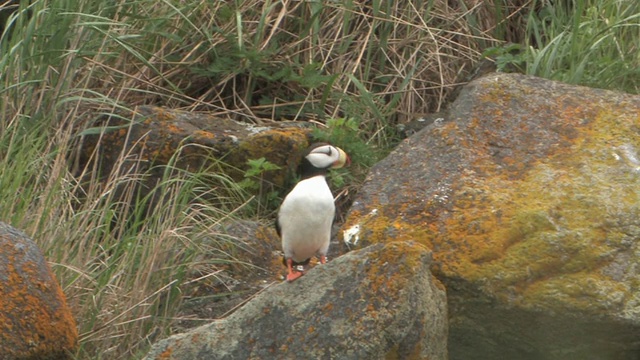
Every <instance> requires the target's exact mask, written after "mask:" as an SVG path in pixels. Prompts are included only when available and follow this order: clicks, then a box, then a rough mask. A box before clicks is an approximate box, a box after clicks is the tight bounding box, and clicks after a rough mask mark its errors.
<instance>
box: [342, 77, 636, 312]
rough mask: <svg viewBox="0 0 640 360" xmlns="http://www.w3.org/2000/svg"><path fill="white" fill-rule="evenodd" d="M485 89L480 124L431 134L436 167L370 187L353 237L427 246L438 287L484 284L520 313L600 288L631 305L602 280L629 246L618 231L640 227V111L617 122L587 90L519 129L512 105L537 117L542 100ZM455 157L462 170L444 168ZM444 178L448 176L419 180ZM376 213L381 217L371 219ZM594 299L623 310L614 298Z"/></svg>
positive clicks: (355, 216)
mask: <svg viewBox="0 0 640 360" xmlns="http://www.w3.org/2000/svg"><path fill="white" fill-rule="evenodd" d="M476 86H477V87H478V88H479V89H480V90H477V91H478V93H481V94H482V95H481V96H480V99H482V100H484V103H482V102H479V103H477V105H474V106H470V108H471V109H473V112H472V114H473V116H472V117H469V118H466V119H465V120H464V121H460V122H449V123H444V124H441V125H440V126H439V127H437V128H433V129H430V130H431V133H430V134H429V136H430V138H429V140H430V141H431V142H432V143H430V148H428V149H427V150H424V151H425V153H426V155H424V154H423V155H422V156H423V158H428V159H429V161H428V163H427V164H425V165H422V164H412V165H411V167H414V168H416V167H417V168H418V169H424V170H423V171H422V173H420V172H418V171H416V172H415V176H416V177H418V178H416V179H409V180H407V178H410V176H409V175H407V174H405V172H406V171H407V170H409V168H406V169H396V170H397V171H402V172H403V175H402V176H403V177H402V179H393V178H392V177H389V178H386V177H383V178H382V179H381V180H379V182H378V183H376V184H375V186H372V187H371V188H370V189H368V188H367V186H366V184H365V190H364V192H366V191H369V192H370V193H367V194H365V195H364V196H366V201H360V202H362V203H365V204H366V205H364V206H360V207H356V208H355V209H354V210H353V211H352V212H351V213H350V214H349V216H348V218H347V221H346V223H345V225H344V227H343V229H349V228H350V227H353V226H355V225H360V226H361V228H360V238H362V239H364V240H363V241H362V244H363V245H366V244H370V243H379V242H389V241H396V240H414V241H417V242H420V243H422V244H424V245H426V246H427V247H428V248H430V249H432V250H433V256H434V259H435V265H436V269H435V270H436V273H437V274H438V275H439V276H441V277H445V278H451V279H454V278H464V279H466V280H468V281H472V282H477V283H478V284H482V288H483V289H485V290H490V291H491V292H492V294H495V296H497V297H503V298H504V299H507V298H508V299H509V301H510V302H522V303H531V302H535V301H541V300H540V299H541V297H540V296H539V295H540V293H541V292H542V293H544V291H542V290H541V289H547V290H549V289H554V290H553V291H556V292H558V293H560V294H564V295H566V296H558V298H560V299H566V301H567V302H571V301H573V300H572V299H573V298H574V297H576V296H578V295H577V293H571V290H570V289H571V288H572V287H571V284H572V283H573V284H575V283H579V284H582V285H584V286H587V285H588V284H590V283H597V284H598V286H600V287H602V288H607V289H615V290H614V291H615V292H616V293H618V294H619V298H630V291H631V289H630V288H629V287H628V286H620V284H618V281H617V280H613V279H611V278H609V277H608V276H606V275H603V273H602V269H603V267H605V266H606V265H607V264H609V263H610V262H611V261H612V259H613V257H614V255H615V254H616V253H617V252H618V251H620V250H622V249H623V248H624V245H623V244H622V243H621V241H622V239H623V238H624V235H623V234H621V233H620V231H619V230H616V229H612V228H611V227H610V226H609V224H614V223H616V222H619V220H618V217H619V216H623V217H624V216H632V217H635V218H638V217H640V210H639V208H638V206H637V204H638V203H640V193H639V192H638V191H637V189H638V187H639V186H640V183H639V182H638V181H639V180H638V179H639V176H638V169H640V167H639V165H638V159H637V154H638V152H639V151H640V149H639V148H638V144H640V132H638V131H637V126H638V124H640V115H639V114H640V112H639V111H638V109H637V105H630V106H629V107H627V108H625V107H624V106H620V107H616V110H615V111H614V110H612V109H610V108H608V107H607V106H606V105H603V102H598V101H587V102H583V101H581V102H577V101H576V98H577V96H578V95H581V93H579V91H582V90H576V91H578V93H577V94H568V95H564V96H559V97H557V98H556V99H555V100H553V101H555V102H553V103H551V101H549V102H550V104H548V105H549V106H548V107H542V108H540V109H538V110H537V111H531V112H527V111H520V112H517V116H519V118H517V119H514V116H515V115H514V113H515V112H516V111H517V110H512V109H513V105H512V103H514V102H515V103H518V104H527V106H529V105H528V103H527V101H526V99H528V97H529V96H530V95H531V93H532V91H534V90H531V89H530V88H527V87H521V86H520V84H518V83H514V84H509V85H507V86H505V85H504V84H500V85H498V84H496V83H492V82H490V81H485V82H480V83H479V85H476ZM634 106H636V108H634ZM527 117H529V118H527ZM547 118H548V119H549V121H547ZM634 127H635V129H636V130H633V129H634ZM425 139H426V137H425ZM434 139H437V140H434ZM423 141H424V140H423ZM433 149H436V150H437V151H439V152H436V150H433ZM404 151H405V152H409V151H410V150H409V147H407V149H406V150H404ZM449 153H455V154H456V155H455V156H452V157H451V159H455V160H457V161H459V162H460V163H461V165H459V167H458V168H455V167H453V166H452V167H450V168H449V167H447V166H448V165H449V164H450V162H449V163H443V164H440V163H438V158H439V157H445V158H446V156H447V155H448V154H449ZM395 156H396V158H400V159H399V161H397V162H396V163H398V162H403V161H404V158H402V156H399V155H395ZM447 159H448V158H447ZM440 161H442V160H440ZM433 163H435V164H433ZM389 164H394V162H389V163H388V164H386V165H387V166H389ZM421 166H423V167H421ZM434 166H440V167H441V168H442V170H439V171H440V172H433V174H434V175H433V178H419V177H420V176H424V175H423V174H424V173H427V172H428V171H430V170H431V169H430V167H434ZM396 170H394V171H396ZM385 176H387V175H385ZM438 176H439V177H438ZM374 181H375V180H374ZM398 181H399V182H401V183H402V185H397V182H398ZM412 181H413V183H412ZM423 183H435V184H438V183H442V184H444V185H441V188H442V189H444V190H440V189H438V188H437V187H436V186H435V185H434V186H433V187H431V188H429V187H427V189H426V190H424V189H423V188H424V186H423V185H422V184H423ZM391 184H393V186H395V187H392V186H391ZM387 189H391V190H388V191H387ZM398 189H401V190H400V191H399V190H398ZM411 191H416V193H411ZM419 191H420V192H419ZM440 193H444V194H446V196H441V195H439V194H440ZM423 194H429V195H431V194H435V195H432V196H431V197H425V195H423ZM436 195H437V196H436ZM381 199H384V202H383V201H381ZM356 201H357V202H358V199H356ZM604 204H606V205H604ZM603 206H606V210H605V209H603ZM372 209H375V210H376V215H375V216H369V215H368V214H370V211H372ZM629 214H631V215H629ZM534 289H536V291H534ZM563 289H567V290H566V291H565V290H563ZM538 290H540V291H538ZM549 291H550V290H549ZM589 295H590V296H591V300H592V301H596V302H600V304H605V305H606V304H612V302H611V301H610V299H609V296H608V295H607V294H606V293H604V292H596V291H594V292H590V293H589ZM563 301H564V300H563ZM576 306H578V305H576ZM603 306H604V305H603ZM591 310H594V311H597V310H598V307H597V306H596V307H592V308H591Z"/></svg>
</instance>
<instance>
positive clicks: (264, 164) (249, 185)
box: [238, 157, 281, 214]
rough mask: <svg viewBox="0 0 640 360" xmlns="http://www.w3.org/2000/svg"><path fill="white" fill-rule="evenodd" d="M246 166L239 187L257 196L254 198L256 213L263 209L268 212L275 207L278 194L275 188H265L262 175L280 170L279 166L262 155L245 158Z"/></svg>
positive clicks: (277, 201)
mask: <svg viewBox="0 0 640 360" xmlns="http://www.w3.org/2000/svg"><path fill="white" fill-rule="evenodd" d="M247 166H248V168H247V170H246V171H245V173H244V179H242V180H241V181H240V182H239V183H238V185H239V186H240V188H241V189H244V190H246V191H247V192H249V193H253V194H256V195H257V198H255V200H256V207H257V209H256V213H257V214H260V213H261V212H263V211H265V210H266V211H267V212H269V211H270V210H271V211H272V210H274V209H276V208H277V204H279V199H280V196H279V194H278V192H277V191H276V190H275V189H273V188H269V189H267V188H266V184H265V178H264V175H265V173H266V172H268V171H274V170H280V169H281V168H280V166H278V165H276V164H274V163H272V162H270V161H268V160H267V159H265V158H264V157H261V158H259V159H249V160H247Z"/></svg>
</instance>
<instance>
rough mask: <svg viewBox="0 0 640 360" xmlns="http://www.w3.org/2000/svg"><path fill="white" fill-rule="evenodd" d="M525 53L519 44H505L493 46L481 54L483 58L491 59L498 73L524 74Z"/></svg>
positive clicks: (526, 54)
mask: <svg viewBox="0 0 640 360" xmlns="http://www.w3.org/2000/svg"><path fill="white" fill-rule="evenodd" d="M528 55H529V53H527V52H526V51H525V49H524V47H523V46H522V45H520V44H506V45H504V46H493V47H490V48H488V49H487V50H485V51H484V52H483V53H482V56H483V57H486V58H491V59H493V60H494V61H495V64H496V71H498V72H520V73H525V72H526V69H525V65H526V63H527V60H528V58H527V56H528Z"/></svg>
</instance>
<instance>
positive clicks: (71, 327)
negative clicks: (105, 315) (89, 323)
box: [0, 222, 78, 360]
mask: <svg viewBox="0 0 640 360" xmlns="http://www.w3.org/2000/svg"><path fill="white" fill-rule="evenodd" d="M77 342H78V332H77V329H76V323H75V320H74V319H73V316H72V315H71V312H70V311H69V308H68V307H67V304H66V300H65V297H64V294H63V293H62V289H61V288H60V285H58V283H57V281H56V279H55V277H54V276H53V274H52V273H51V269H50V268H49V265H48V264H47V262H46V260H45V259H44V257H43V256H42V253H41V252H40V249H38V247H37V245H36V244H35V243H34V242H33V241H32V240H31V239H29V238H28V237H27V236H26V235H24V234H23V233H21V232H19V231H18V230H16V229H14V228H12V227H10V226H8V225H7V224H5V223H2V222H0V359H33V360H36V359H38V360H39V359H71V358H72V357H71V355H70V352H72V351H73V350H74V349H75V348H76V346H77Z"/></svg>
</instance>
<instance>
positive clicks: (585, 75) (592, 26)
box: [527, 0, 640, 94]
mask: <svg viewBox="0 0 640 360" xmlns="http://www.w3.org/2000/svg"><path fill="white" fill-rule="evenodd" d="M540 6H541V9H540V10H539V11H538V12H535V13H531V14H530V18H529V21H528V29H527V30H528V32H529V33H530V41H529V46H530V47H529V55H530V57H531V61H530V64H529V66H528V68H527V72H528V73H530V74H533V75H537V76H540V77H544V78H548V79H554V80H559V81H562V82H566V83H571V84H581V85H587V86H591V87H598V88H605V89H616V90H622V91H626V92H629V93H635V94H637V93H638V92H639V91H640V3H638V2H637V1H615V0H605V1H593V0H588V1H587V0H585V1H573V2H569V3H567V5H566V6H551V5H550V4H549V3H546V2H541V3H540Z"/></svg>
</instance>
